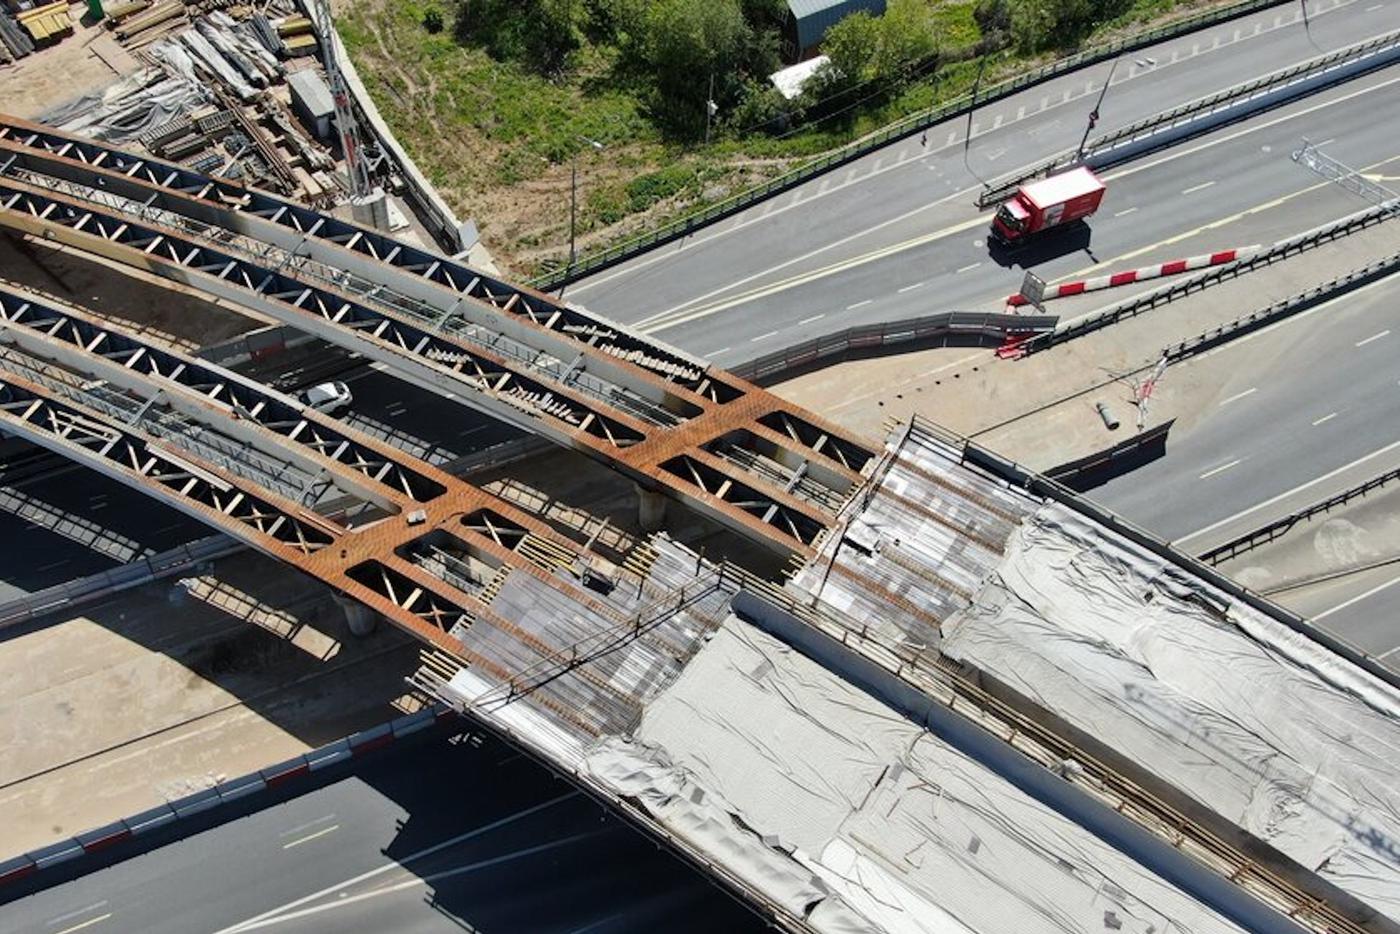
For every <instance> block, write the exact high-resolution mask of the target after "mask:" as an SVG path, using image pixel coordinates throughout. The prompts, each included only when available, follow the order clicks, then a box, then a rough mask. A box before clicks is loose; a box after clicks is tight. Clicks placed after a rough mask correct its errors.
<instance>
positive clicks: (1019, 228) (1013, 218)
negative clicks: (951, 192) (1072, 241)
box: [992, 166, 1105, 244]
mask: <svg viewBox="0 0 1400 934" xmlns="http://www.w3.org/2000/svg"><path fill="white" fill-rule="evenodd" d="M1104 191H1105V187H1104V183H1103V182H1102V181H1100V180H1099V177H1098V176H1097V175H1095V174H1094V173H1093V172H1092V171H1091V170H1090V169H1089V168H1087V167H1085V166H1079V167H1078V168H1074V169H1070V170H1069V171H1067V172H1061V173H1060V174H1058V175H1052V176H1050V177H1049V178H1043V179H1040V180H1039V181H1035V182H1027V183H1026V184H1024V185H1022V186H1021V187H1020V188H1018V189H1016V194H1014V195H1012V196H1011V198H1010V200H1008V201H1006V202H1005V203H1004V204H1002V206H1001V207H999V208H997V213H996V217H995V218H993V220H992V237H993V238H994V239H996V240H998V241H1000V242H1002V243H1008V244H1017V243H1022V242H1024V241H1025V240H1026V239H1027V238H1028V237H1030V236H1032V235H1034V234H1037V233H1039V232H1041V231H1042V230H1049V229H1050V228H1053V227H1059V226H1061V225H1064V224H1068V223H1070V222H1071V221H1077V220H1083V219H1084V218H1086V217H1089V216H1090V215H1091V214H1093V213H1094V212H1095V211H1097V210H1098V209H1099V204H1100V203H1101V202H1102V201H1103V194H1104Z"/></svg>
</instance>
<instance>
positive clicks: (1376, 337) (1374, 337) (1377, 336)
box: [1356, 328, 1390, 347]
mask: <svg viewBox="0 0 1400 934" xmlns="http://www.w3.org/2000/svg"><path fill="white" fill-rule="evenodd" d="M1388 334H1390V329H1389V328H1387V329H1386V330H1384V331H1381V332H1380V333H1379V334H1372V335H1371V336H1370V337H1368V338H1366V339H1365V340H1359V341H1357V342H1356V346H1358V347H1365V346H1366V345H1367V344H1369V343H1371V341H1378V340H1380V339H1381V338H1382V337H1385V336H1387V335H1388Z"/></svg>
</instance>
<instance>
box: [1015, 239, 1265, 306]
mask: <svg viewBox="0 0 1400 934" xmlns="http://www.w3.org/2000/svg"><path fill="white" fill-rule="evenodd" d="M1261 249H1263V247H1262V246H1260V245H1259V244H1257V243H1256V244H1255V245H1254V246H1242V247H1237V248H1235V249H1233V250H1221V251H1220V252H1218V253H1207V254H1204V255H1201V256H1191V257H1187V258H1186V259H1174V260H1172V261H1171V262H1167V263H1158V264H1157V265H1155V266H1143V267H1142V268H1140V269H1128V270H1125V271H1123V272H1114V273H1109V274H1108V275H1106V276H1094V277H1093V278H1092V279H1076V280H1074V281H1073V282H1061V283H1060V284H1059V285H1051V286H1046V288H1045V295H1044V298H1045V299H1052V298H1065V297H1067V296H1070V295H1082V294H1083V293H1085V292H1097V291H1099V290H1100V289H1111V288H1116V287H1118V286H1120V285H1131V284H1132V283H1134V282H1145V281H1147V280H1148V279H1160V278H1161V277H1163V276H1175V275H1180V274H1181V273H1183V272H1190V271H1192V270H1194V269H1205V268H1207V267H1209V266H1223V265H1224V264H1225V263H1233V262H1234V261H1235V260H1237V259H1252V258H1254V257H1255V256H1256V255H1258V253H1259V251H1260V250H1261ZM1006 304H1007V307H1008V308H1017V307H1020V306H1021V305H1029V304H1030V301H1029V300H1028V299H1027V298H1026V297H1025V296H1024V295H1022V294H1021V293H1020V292H1017V293H1016V294H1015V295H1009V296H1007V298H1006Z"/></svg>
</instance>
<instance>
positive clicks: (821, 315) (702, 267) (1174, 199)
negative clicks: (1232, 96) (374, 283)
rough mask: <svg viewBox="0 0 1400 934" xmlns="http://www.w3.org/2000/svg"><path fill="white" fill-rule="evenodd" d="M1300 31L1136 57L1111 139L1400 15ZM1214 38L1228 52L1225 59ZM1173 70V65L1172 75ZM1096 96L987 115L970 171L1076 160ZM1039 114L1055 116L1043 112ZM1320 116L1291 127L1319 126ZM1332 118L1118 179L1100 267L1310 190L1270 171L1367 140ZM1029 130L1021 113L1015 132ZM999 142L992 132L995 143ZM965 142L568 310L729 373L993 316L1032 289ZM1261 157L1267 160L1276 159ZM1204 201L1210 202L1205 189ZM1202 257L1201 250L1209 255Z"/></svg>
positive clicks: (619, 277)
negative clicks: (882, 335) (773, 355)
mask: <svg viewBox="0 0 1400 934" xmlns="http://www.w3.org/2000/svg"><path fill="white" fill-rule="evenodd" d="M1280 9H1281V10H1282V9H1283V8H1280ZM1295 14H1296V11H1294V10H1286V11H1285V12H1280V13H1273V12H1271V13H1269V14H1267V15H1266V16H1265V17H1263V19H1264V20H1265V22H1263V23H1262V25H1261V31H1260V33H1259V34H1258V35H1254V33H1253V24H1254V22H1255V21H1254V20H1253V19H1249V20H1242V21H1240V22H1239V23H1237V24H1233V25H1231V24H1227V25H1226V26H1224V27H1221V28H1220V29H1218V30H1214V31H1212V32H1210V33H1207V34H1205V36H1204V37H1202V36H1199V35H1197V36H1194V37H1186V38H1185V39H1182V40H1177V41H1176V42H1174V43H1168V44H1166V45H1165V46H1164V47H1162V48H1157V49H1152V50H1147V51H1145V52H1143V53H1138V54H1136V55H1133V56H1129V57H1128V58H1130V59H1132V60H1133V62H1136V61H1142V62H1144V63H1145V62H1146V58H1147V57H1150V58H1153V59H1154V60H1155V61H1156V62H1157V65H1155V66H1151V65H1146V64H1144V65H1143V66H1139V65H1137V64H1134V63H1133V62H1130V61H1128V60H1126V59H1125V61H1123V62H1122V63H1120V68H1119V72H1118V75H1117V76H1116V77H1115V81H1114V86H1113V87H1112V88H1111V89H1110V92H1109V95H1108V98H1107V99H1106V102H1105V104H1104V119H1103V122H1102V123H1101V127H1103V128H1111V127H1113V126H1116V125H1122V124H1125V123H1128V122H1131V121H1132V120H1134V119H1137V118H1139V117H1142V116H1147V115H1150V114H1151V113H1153V112H1156V111H1158V110H1160V109H1162V108H1163V107H1166V106H1170V105H1172V104H1174V103H1178V102H1180V101H1184V100H1188V99H1193V98H1195V97H1198V96H1200V95H1203V94H1206V93H1210V92H1211V91H1214V90H1218V89H1219V88H1221V87H1224V86H1228V85H1230V84H1232V83H1235V82H1237V81H1242V80H1247V79H1249V78H1252V77H1256V76H1258V75H1260V74H1264V73H1267V72H1269V71H1271V70H1274V69H1277V68H1280V67H1283V66H1286V65H1288V64H1292V63H1294V62H1296V61H1299V60H1303V59H1306V58H1308V57H1310V56H1312V55H1316V54H1317V50H1318V49H1319V48H1321V49H1324V50H1326V49H1331V48H1335V47H1339V46H1343V45H1347V44H1351V43H1354V42H1357V41H1360V40H1363V39H1366V38H1369V37H1371V36H1373V35H1374V34H1376V33H1378V32H1381V31H1385V30H1391V29H1396V28H1400V2H1397V0H1389V2H1386V3H1382V4H1374V3H1370V4H1361V3H1355V4H1350V3H1349V4H1344V5H1342V6H1340V7H1337V8H1335V9H1329V11H1328V12H1326V13H1321V14H1319V15H1317V16H1316V17H1315V18H1314V19H1313V21H1312V30H1311V41H1310V40H1309V37H1308V36H1307V35H1305V34H1304V32H1303V30H1302V28H1301V26H1300V25H1298V24H1290V23H1289V22H1288V21H1289V20H1290V19H1291V17H1293V16H1294V15H1295ZM1275 17H1282V20H1281V25H1280V26H1279V27H1278V28H1276V29H1275V28H1273V27H1272V25H1271V24H1272V22H1273V20H1274V18H1275ZM1236 30H1239V31H1240V34H1241V39H1240V40H1239V41H1238V42H1234V41H1232V39H1233V35H1234V33H1235V31H1236ZM1217 35H1218V36H1220V38H1221V42H1222V44H1221V45H1220V46H1219V47H1214V48H1213V44H1214V37H1215V36H1217ZM1193 47H1195V48H1197V49H1198V52H1197V54H1196V55H1194V56H1192V55H1190V50H1191V49H1192V48H1193ZM1173 54H1176V55H1177V56H1178V60H1177V62H1176V63H1175V64H1173V63H1172V61H1171V59H1172V55H1173ZM1106 69H1107V66H1104V70H1105V71H1106ZM1125 69H1126V71H1125ZM1120 79H1121V84H1120ZM1087 80H1088V79H1087V78H1086V77H1085V76H1084V75H1082V74H1081V75H1078V76H1075V77H1073V78H1072V79H1059V80H1058V81H1057V82H1052V83H1051V84H1050V85H1046V86H1042V87H1040V88H1034V89H1031V90H1029V91H1027V92H1024V93H1023V94H1021V95H1017V96H1016V97H1014V98H1011V99H1009V100H1007V101H1005V102H1002V103H1001V104H997V105H992V106H991V107H989V108H988V113H987V114H985V115H979V116H980V118H981V119H982V120H985V121H986V123H987V128H986V130H985V132H984V133H983V134H981V135H979V136H978V137H977V138H976V139H975V140H974V144H973V146H972V147H971V152H970V159H971V165H972V169H973V171H974V172H976V173H977V174H978V175H981V176H982V177H984V178H985V177H991V175H993V174H996V173H1001V172H1007V171H1010V170H1012V169H1014V168H1015V167H1017V166H1019V165H1024V164H1033V163H1035V162H1037V161H1039V160H1041V159H1043V158H1044V157H1046V156H1048V155H1050V154H1052V153H1054V152H1057V151H1060V150H1062V149H1064V148H1066V147H1072V146H1074V145H1076V144H1077V143H1078V140H1079V136H1080V135H1081V134H1082V132H1083V123H1082V117H1083V113H1082V112H1083V111H1087V109H1088V108H1089V106H1090V103H1089V101H1088V100H1084V101H1079V100H1078V97H1088V95H1089V94H1095V95H1096V93H1097V86H1096V85H1093V82H1091V81H1090V82H1088V84H1089V86H1090V88H1091V89H1089V90H1088V92H1087V93H1084V92H1085V91H1086V84H1085V82H1086V81H1087ZM1356 86H1357V85H1356V84H1355V83H1354V84H1353V85H1351V86H1349V87H1348V88H1347V89H1344V90H1343V91H1341V92H1340V93H1338V92H1333V93H1332V95H1331V99H1335V98H1337V97H1340V96H1345V94H1346V93H1347V91H1348V90H1351V89H1354V88H1355V87H1356ZM1390 89H1391V90H1392V91H1393V86H1390ZM1065 93H1069V94H1070V95H1071V103H1069V104H1065V103H1063V102H1061V99H1062V98H1063V95H1064V94H1065ZM1384 94H1385V91H1384V90H1380V91H1377V92H1375V93H1374V94H1372V95H1371V96H1369V97H1367V98H1365V101H1366V102H1367V103H1363V104H1360V105H1358V104H1356V103H1355V101H1356V100H1357V99H1356V98H1352V99H1350V100H1351V107H1345V106H1344V107H1342V110H1343V111H1350V110H1351V109H1353V108H1354V109H1355V110H1356V111H1357V112H1359V113H1369V114H1374V113H1375V109H1376V107H1377V106H1378V105H1377V103H1376V102H1377V101H1378V100H1380V99H1381V98H1382V96H1383V95H1384ZM1076 95H1078V96H1077V97H1076ZM1043 98H1044V99H1046V104H1047V109H1045V110H1044V111H1041V110H1039V105H1040V102H1041V100H1042V99H1043ZM1319 99H1320V98H1314V99H1311V100H1310V101H1305V102H1303V104H1301V105H1299V106H1297V107H1295V108H1291V110H1295V111H1301V110H1307V108H1308V107H1309V106H1311V104H1314V103H1316V102H1317V100H1319ZM1368 108H1369V109H1368ZM1332 109H1333V108H1326V109H1323V110H1307V113H1306V114H1304V116H1302V117H1298V118H1295V119H1293V120H1292V121H1290V122H1288V123H1286V124H1278V125H1276V126H1277V131H1276V132H1274V133H1271V134H1255V135H1252V136H1250V137H1247V138H1243V139H1240V140H1239V141H1238V142H1237V143H1235V144H1234V145H1233V146H1227V145H1222V144H1220V143H1215V144H1214V145H1212V146H1211V147H1209V148H1206V149H1200V148H1198V147H1196V146H1188V147H1182V148H1181V149H1180V150H1177V151H1175V152H1173V153H1169V154H1168V155H1169V156H1172V157H1173V158H1171V159H1170V160H1169V161H1168V162H1166V163H1164V164H1162V165H1161V167H1160V168H1159V169H1156V170H1152V171H1144V170H1142V169H1141V167H1140V166H1141V165H1142V164H1152V163H1157V162H1159V159H1150V160H1145V162H1144V163H1140V164H1139V165H1137V166H1130V167H1128V169H1129V171H1132V172H1134V174H1133V176H1128V177H1123V176H1122V175H1121V173H1122V170H1120V172H1119V173H1113V174H1119V175H1120V177H1123V181H1120V182H1118V183H1116V184H1115V183H1114V182H1110V191H1109V198H1108V200H1107V201H1106V202H1105V206H1104V208H1103V209H1102V212H1101V213H1100V215H1099V216H1098V217H1097V218H1095V220H1094V222H1093V224H1092V227H1091V230H1092V232H1093V239H1092V242H1091V244H1090V247H1091V249H1092V251H1093V253H1094V255H1095V256H1097V257H1098V258H1099V259H1110V258H1114V257H1123V258H1122V259H1121V261H1123V262H1128V261H1129V259H1130V258H1131V257H1124V256H1123V255H1124V254H1130V253H1133V252H1135V251H1148V250H1150V248H1152V247H1153V246H1154V245H1157V244H1161V243H1162V241H1165V240H1168V239H1169V238H1172V237H1175V236H1177V235H1180V234H1182V233H1184V232H1187V231H1192V230H1194V229H1196V228H1198V227H1200V226H1202V225H1204V224H1210V223H1215V222H1218V221H1219V220H1220V219H1221V218H1224V217H1228V216H1230V215H1232V214H1234V213H1237V212H1239V211H1242V210H1248V209H1253V208H1257V207H1258V206H1260V205H1263V204H1267V203H1269V202H1270V201H1272V200H1274V199H1276V198H1279V197H1281V196H1284V195H1288V194H1290V193H1293V192H1295V191H1297V190H1298V189H1299V188H1302V187H1304V186H1305V184H1306V180H1303V181H1302V182H1300V183H1299V184H1296V185H1289V184H1285V182H1286V181H1287V180H1289V179H1291V180H1292V181H1299V179H1298V176H1296V175H1291V176H1290V174H1289V173H1287V172H1286V167H1285V166H1284V165H1282V164H1279V165H1276V166H1270V163H1272V162H1278V163H1283V162H1287V153H1288V152H1289V151H1290V150H1291V149H1292V148H1296V146H1297V144H1298V141H1299V139H1300V138H1301V137H1302V136H1303V135H1311V136H1312V137H1313V138H1314V139H1318V140H1321V139H1327V138H1328V137H1332V136H1335V137H1338V138H1340V137H1341V136H1343V135H1345V134H1346V133H1347V132H1348V130H1349V128H1350V127H1352V126H1354V125H1355V124H1354V123H1353V122H1352V118H1351V114H1350V113H1343V114H1342V115H1341V116H1340V117H1337V118H1335V120H1336V131H1335V132H1334V131H1333V127H1332V122H1333V120H1334V117H1333V115H1332ZM1018 113H1021V114H1023V115H1022V117H1021V118H1020V119H1017V118H1016V115H1017V114H1018ZM1071 114H1073V118H1072V119H1071ZM1268 119H1269V118H1267V117H1266V118H1263V120H1261V121H1258V122H1264V121H1267V120H1268ZM993 125H996V126H997V128H996V129H990V127H991V126H993ZM960 129H961V125H960V124H959V125H958V126H957V127H952V126H950V127H948V128H946V129H942V128H940V130H938V131H936V132H935V131H931V135H930V145H929V147H928V148H927V149H925V148H922V147H920V145H919V141H918V139H917V138H916V139H913V140H908V141H905V142H903V143H897V144H894V145H893V146H892V147H889V148H887V149H886V150H882V151H881V152H880V153H875V154H872V155H870V156H868V157H866V158H864V159H861V160H859V161H857V162H856V163H853V164H852V165H851V166H850V167H848V168H843V169H839V170H837V171H835V172H833V173H831V174H829V175H828V176H826V177H824V178H821V179H817V180H814V181H812V182H810V183H808V184H807V185H804V186H801V187H800V188H798V189H796V190H795V191H793V192H789V193H785V194H783V195H781V196H779V197H777V198H775V199H771V200H770V201H768V202H766V203H765V204H763V205H759V206H756V207H754V208H752V209H750V210H749V211H746V212H744V213H743V214H741V215H739V216H737V217H735V218H732V219H730V220H727V221H724V222H722V223H721V224H719V225H716V226H714V227H712V228H708V229H707V230H705V231H701V232H699V233H697V234H695V235H694V236H693V237H691V238H689V239H688V240H687V241H685V243H683V244H681V245H675V244H673V245H669V246H666V247H662V248H660V249H659V250H657V251H654V252H652V253H650V254H647V255H645V256H642V257H639V258H637V259H635V260H633V261H631V262H629V263H627V264H624V265H623V266H620V267H617V268H615V269H611V270H604V271H602V272H600V273H598V274H597V275H595V276H593V277H591V278H589V279H587V280H584V281H583V282H581V283H578V284H576V285H574V286H571V287H570V289H569V292H568V294H569V295H570V297H571V298H572V299H573V300H575V301H578V302H581V303H583V304H585V305H586V306H588V307H590V308H592V309H594V310H595V311H598V312H601V313H603V314H607V315H610V316H612V317H615V318H617V319H619V320H621V321H624V322H628V323H640V324H641V325H642V326H643V327H644V328H645V329H647V330H650V331H652V332H654V333H656V334H657V335H658V336H660V337H661V338H663V339H665V340H667V341H670V342H671V343H674V344H677V345H678V346H681V347H684V348H685V349H687V350H690V351H692V352H695V353H700V354H713V355H714V356H715V359H716V360H717V361H718V362H721V363H735V362H738V361H740V360H743V359H747V358H748V357H750V356H753V355H755V354H756V353H761V352H763V350H764V349H766V348H767V349H776V348H777V347H780V346H782V345H783V344H784V343H793V342H795V341H797V340H801V339H804V338H807V337H811V336H815V335H816V334H819V333H824V332H827V331H831V330H836V329H838V328H840V327H844V326H847V325H850V324H860V323H868V322H870V321H876V320H889V319H894V318H901V317H908V316H911V315H915V314H924V313H929V312H933V311H945V310H953V309H967V308H976V307H983V308H985V307H987V305H988V303H993V304H994V303H995V301H996V299H997V298H999V297H1002V296H1004V295H1006V294H1008V293H1009V292H1012V291H1015V287H1016V285H1018V284H1019V281H1020V273H1019V271H1013V270H1005V269H998V268H997V265H996V263H995V262H994V260H993V259H992V258H991V257H990V256H989V254H988V252H987V250H986V247H985V242H984V241H985V236H984V231H985V226H986V224H987V222H988V218H989V215H985V216H984V215H979V214H977V213H976V211H975V209H974V208H973V207H972V206H971V200H972V195H973V193H974V192H975V190H976V188H977V187H978V184H979V183H978V181H977V179H976V178H974V177H973V176H971V175H969V173H968V170H967V168H965V167H964V161H963V150H962V146H961V144H960V143H957V144H955V145H952V146H946V145H944V144H945V142H946V139H947V134H948V133H957V132H959V131H960ZM1230 133H1231V131H1228V130H1227V131H1225V132H1223V133H1218V134H1216V137H1217V138H1218V137H1221V136H1225V135H1229V134H1230ZM940 134H942V135H940ZM1377 135H1378V136H1380V135H1382V134H1380V133H1379V131H1378V133H1377ZM935 140H936V143H937V144H936V145H935ZM1266 145H1267V146H1270V147H1271V149H1269V150H1265V149H1264V148H1263V147H1264V146H1266ZM1183 150H1191V153H1190V155H1187V156H1182V155H1179V154H1178V153H1180V152H1181V151H1183ZM1376 151H1379V152H1380V153H1381V158H1384V157H1386V156H1392V155H1395V154H1396V150H1395V146H1394V144H1393V142H1392V143H1390V145H1388V146H1384V145H1383V146H1379V147H1368V146H1365V145H1363V146H1358V147H1356V148H1355V149H1354V150H1353V154H1354V157H1359V158H1365V157H1366V156H1368V155H1370V154H1371V153H1372V152H1376ZM979 160H980V161H979ZM1295 168H1296V167H1295ZM1227 173H1235V174H1227ZM1286 176H1288V177H1287V178H1286ZM1129 178H1131V180H1129ZM1208 182H1213V183H1214V184H1213V185H1207V184H1206V183H1208ZM1200 185H1205V187H1201V188H1196V186H1200ZM1193 188H1195V190H1194V191H1190V192H1189V193H1187V194H1183V192H1185V191H1187V190H1188V189H1193ZM1276 213H1280V214H1284V213H1291V212H1276ZM1318 219H1319V220H1323V219H1326V217H1325V216H1320V217H1318ZM1294 220H1295V222H1294V223H1291V224H1290V223H1283V222H1280V223H1278V224H1277V225H1274V226H1273V227H1272V230H1278V231H1284V232H1286V230H1285V228H1287V229H1288V230H1297V229H1299V227H1300V225H1301V224H1302V223H1303V222H1305V221H1306V220H1308V218H1307V217H1298V218H1295V219H1294ZM1251 226H1252V225H1237V228H1238V229H1232V230H1228V231H1225V233H1228V234H1229V235H1230V236H1228V237H1226V238H1224V239H1223V240H1221V239H1219V238H1217V239H1216V241H1215V243H1219V244H1222V245H1226V246H1228V245H1243V244H1242V243H1240V244H1237V243H1236V242H1235V241H1236V240H1237V239H1241V238H1242V239H1244V240H1245V241H1246V242H1256V240H1258V239H1263V237H1264V235H1265V234H1266V233H1268V232H1270V230H1266V229H1264V228H1263V227H1260V228H1259V229H1257V230H1254V229H1251ZM1251 235H1252V236H1253V239H1251ZM1208 240H1209V238H1200V240H1199V242H1200V244H1201V245H1202V246H1209V245H1211V244H1209V243H1207V241H1208ZM1166 245H1168V246H1169V245H1171V244H1166ZM1191 245H1192V246H1195V245H1196V243H1195V242H1192V244H1191ZM1183 246H1184V245H1183ZM1167 258H1170V257H1167ZM1023 259H1025V260H1026V261H1028V262H1031V263H1033V264H1034V265H1035V266H1036V268H1037V270H1038V271H1040V272H1042V273H1043V274H1046V275H1047V278H1049V277H1054V276H1057V275H1063V274H1066V273H1070V272H1073V271H1075V270H1077V269H1080V268H1081V267H1084V266H1087V265H1091V264H1092V263H1093V260H1090V259H1088V258H1087V256H1086V255H1085V254H1084V253H1083V252H1082V251H1078V252H1077V255H1071V256H1067V257H1061V258H1060V259H1059V260H1058V261H1053V260H1049V259H1046V258H1045V257H1042V256H1035V255H1031V256H1028V257H1023Z"/></svg>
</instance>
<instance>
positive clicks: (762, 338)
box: [749, 331, 778, 344]
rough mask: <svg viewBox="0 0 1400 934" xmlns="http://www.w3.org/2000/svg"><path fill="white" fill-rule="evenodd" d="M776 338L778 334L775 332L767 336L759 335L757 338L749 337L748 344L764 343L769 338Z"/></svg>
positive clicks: (770, 332)
mask: <svg viewBox="0 0 1400 934" xmlns="http://www.w3.org/2000/svg"><path fill="white" fill-rule="evenodd" d="M777 336H778V332H777V331H769V332H768V333H767V334H760V335H758V336H757V337H750V338H749V343H750V344H757V343H758V342H759V341H766V340H768V338H770V337H777Z"/></svg>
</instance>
